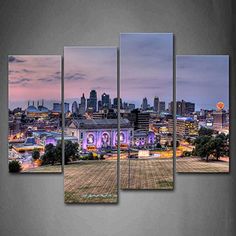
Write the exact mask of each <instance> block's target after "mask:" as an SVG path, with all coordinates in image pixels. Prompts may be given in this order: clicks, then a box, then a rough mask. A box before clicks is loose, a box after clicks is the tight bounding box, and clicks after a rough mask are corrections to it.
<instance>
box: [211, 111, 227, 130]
mask: <svg viewBox="0 0 236 236" xmlns="http://www.w3.org/2000/svg"><path fill="white" fill-rule="evenodd" d="M212 116H213V128H214V129H216V130H218V129H222V128H224V127H225V126H226V123H227V119H226V112H225V111H224V110H218V111H214V112H213V113H212Z"/></svg>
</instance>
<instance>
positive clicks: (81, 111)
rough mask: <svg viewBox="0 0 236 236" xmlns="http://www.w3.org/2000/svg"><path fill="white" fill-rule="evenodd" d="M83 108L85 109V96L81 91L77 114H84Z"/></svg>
mask: <svg viewBox="0 0 236 236" xmlns="http://www.w3.org/2000/svg"><path fill="white" fill-rule="evenodd" d="M85 110H86V99H85V96H84V93H83V95H82V97H81V98H80V104H79V114H80V115H84V113H85Z"/></svg>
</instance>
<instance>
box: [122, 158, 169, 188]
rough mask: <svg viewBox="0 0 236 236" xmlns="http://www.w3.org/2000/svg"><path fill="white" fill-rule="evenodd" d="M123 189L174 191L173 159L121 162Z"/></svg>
mask: <svg viewBox="0 0 236 236" xmlns="http://www.w3.org/2000/svg"><path fill="white" fill-rule="evenodd" d="M120 185H121V186H120V187H121V189H136V190H139V189H140V190H141V189H144V190H145V189H146V190H148V189H157V190H158V189H173V159H172V158H168V159H163V158H161V159H158V158H153V159H131V160H121V166H120Z"/></svg>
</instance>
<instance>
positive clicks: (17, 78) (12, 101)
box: [8, 55, 61, 109]
mask: <svg viewBox="0 0 236 236" xmlns="http://www.w3.org/2000/svg"><path fill="white" fill-rule="evenodd" d="M8 79H9V108H11V109H12V108H16V107H27V101H29V100H30V101H33V100H34V101H38V100H42V98H43V99H44V101H45V104H46V105H51V104H52V103H53V102H56V101H60V100H61V56H57V55H17V56H16V55H14V56H13V55H10V56H8ZM39 91H40V92H39Z"/></svg>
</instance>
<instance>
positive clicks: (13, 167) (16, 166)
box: [8, 160, 22, 173]
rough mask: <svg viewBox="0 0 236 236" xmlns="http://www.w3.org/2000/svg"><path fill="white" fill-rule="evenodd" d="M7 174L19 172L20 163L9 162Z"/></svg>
mask: <svg viewBox="0 0 236 236" xmlns="http://www.w3.org/2000/svg"><path fill="white" fill-rule="evenodd" d="M8 168H9V172H11V173H18V172H20V171H21V169H22V167H21V163H20V162H19V161H16V160H14V161H10V162H9V164H8Z"/></svg>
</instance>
